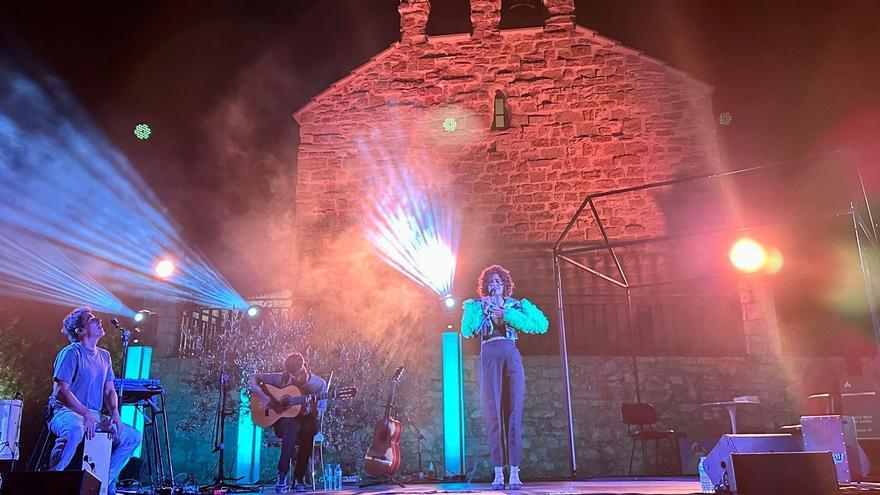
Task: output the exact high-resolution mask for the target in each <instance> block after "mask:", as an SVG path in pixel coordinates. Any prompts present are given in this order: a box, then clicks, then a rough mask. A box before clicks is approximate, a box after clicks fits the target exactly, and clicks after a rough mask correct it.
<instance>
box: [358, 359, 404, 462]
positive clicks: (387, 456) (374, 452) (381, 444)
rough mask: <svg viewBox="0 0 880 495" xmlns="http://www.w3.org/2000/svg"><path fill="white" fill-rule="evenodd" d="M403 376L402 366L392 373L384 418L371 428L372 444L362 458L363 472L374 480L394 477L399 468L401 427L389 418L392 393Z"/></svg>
mask: <svg viewBox="0 0 880 495" xmlns="http://www.w3.org/2000/svg"><path fill="white" fill-rule="evenodd" d="M402 375H403V366H401V367H400V368H397V371H395V372H394V378H392V379H391V382H390V383H389V390H388V401H387V402H386V403H385V417H384V418H383V419H380V420H379V421H377V422H376V424H375V426H373V443H372V444H371V445H370V448H369V449H368V450H367V455H366V456H365V457H364V471H366V472H367V474H369V475H370V476H372V477H374V478H382V477H386V476H394V473H396V472H397V468H399V467H400V435H401V433H402V432H403V426H402V425H401V424H400V421H398V420H396V419H394V418H392V417H391V407H392V405H393V404H394V393H395V392H396V391H397V384H398V383H400V377H401V376H402Z"/></svg>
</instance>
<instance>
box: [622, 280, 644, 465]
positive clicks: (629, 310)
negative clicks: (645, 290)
mask: <svg viewBox="0 0 880 495" xmlns="http://www.w3.org/2000/svg"><path fill="white" fill-rule="evenodd" d="M626 317H627V319H628V320H629V342H630V354H631V355H632V369H633V378H634V379H635V382H636V402H642V391H641V388H640V387H639V362H638V360H637V359H636V326H635V319H634V318H633V306H632V291H631V290H630V288H629V287H627V288H626ZM644 444H645V442H642V446H643V447H644ZM645 469H646V471H645V472H647V467H646V468H645Z"/></svg>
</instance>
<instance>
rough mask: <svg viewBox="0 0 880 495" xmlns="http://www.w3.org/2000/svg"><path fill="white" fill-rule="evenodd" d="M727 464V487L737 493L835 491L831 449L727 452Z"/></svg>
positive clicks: (822, 494) (814, 494) (824, 494)
mask: <svg viewBox="0 0 880 495" xmlns="http://www.w3.org/2000/svg"><path fill="white" fill-rule="evenodd" d="M730 464H731V465H730V470H729V479H730V490H731V491H732V492H736V493H738V494H739V495H766V494H768V493H797V494H798V495H832V494H836V493H838V489H837V488H838V487H837V472H836V471H835V470H834V460H833V459H832V457H831V452H775V453H753V454H731V455H730Z"/></svg>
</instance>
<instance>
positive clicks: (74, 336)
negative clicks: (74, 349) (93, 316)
mask: <svg viewBox="0 0 880 495" xmlns="http://www.w3.org/2000/svg"><path fill="white" fill-rule="evenodd" d="M91 312H92V308H90V307H88V306H82V307H80V308H76V309H74V310H73V311H71V312H70V313H69V314H68V315H67V316H65V317H64V321H63V322H61V333H63V334H64V335H65V336H67V338H68V339H70V341H71V342H76V341H78V340H79V334H78V333H77V330H79V329H80V328H83V325H82V317H83V315H84V314H86V313H91Z"/></svg>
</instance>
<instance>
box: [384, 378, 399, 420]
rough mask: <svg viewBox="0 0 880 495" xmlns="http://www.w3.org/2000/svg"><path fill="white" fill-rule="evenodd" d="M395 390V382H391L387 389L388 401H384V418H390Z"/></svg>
mask: <svg viewBox="0 0 880 495" xmlns="http://www.w3.org/2000/svg"><path fill="white" fill-rule="evenodd" d="M396 392H397V382H391V389H390V390H389V391H388V402H386V403H385V419H386V420H388V419H390V418H391V407H392V404H394V394H395V393H396Z"/></svg>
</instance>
